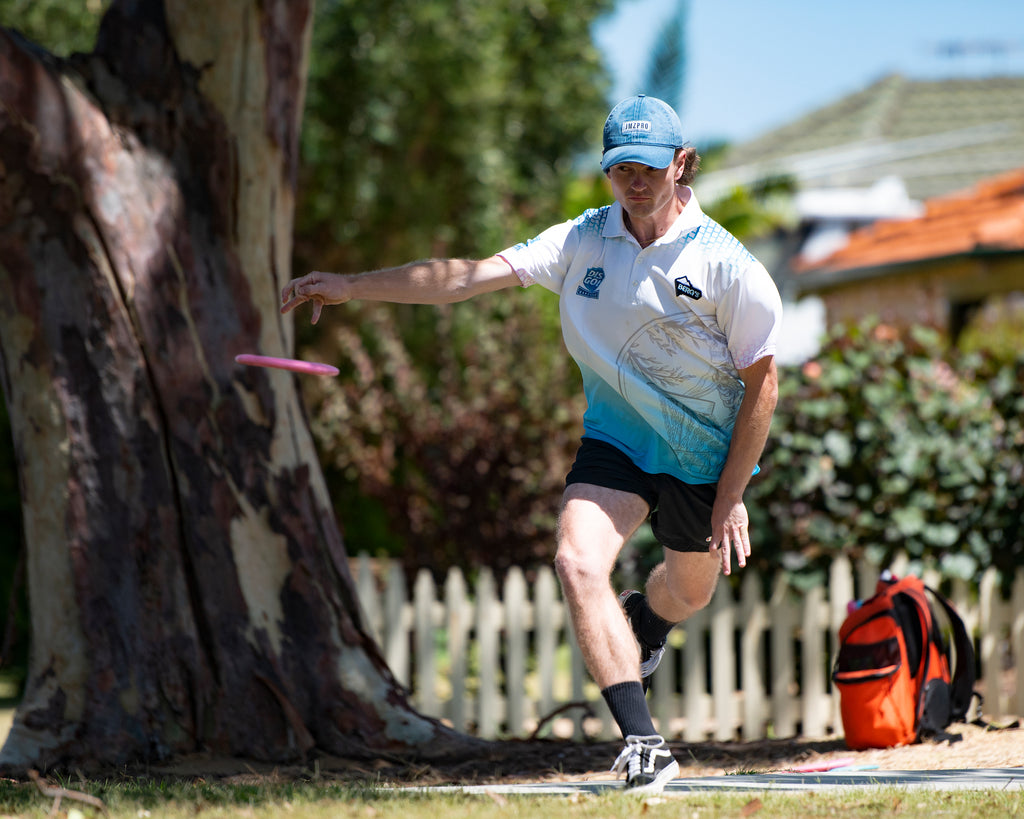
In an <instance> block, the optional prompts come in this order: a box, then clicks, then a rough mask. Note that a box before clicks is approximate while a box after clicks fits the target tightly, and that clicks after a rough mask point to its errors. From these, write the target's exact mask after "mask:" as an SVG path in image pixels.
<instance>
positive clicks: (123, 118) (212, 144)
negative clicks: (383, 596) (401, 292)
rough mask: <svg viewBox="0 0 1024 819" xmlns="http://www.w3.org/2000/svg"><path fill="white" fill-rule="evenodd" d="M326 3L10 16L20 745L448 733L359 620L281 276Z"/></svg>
mask: <svg viewBox="0 0 1024 819" xmlns="http://www.w3.org/2000/svg"><path fill="white" fill-rule="evenodd" d="M311 2H312V0H238V2H233V3H210V2H208V0H167V2H166V3H165V2H161V0H124V2H117V0H115V3H114V4H113V6H112V8H111V10H110V11H109V12H108V14H107V16H106V17H105V19H104V21H103V25H102V28H101V31H100V36H99V39H98V42H97V46H96V50H95V52H94V53H93V54H91V55H87V56H78V57H75V58H73V59H72V60H71V61H68V62H64V61H60V60H57V59H56V58H54V57H52V56H50V55H47V54H45V53H43V52H41V51H40V50H38V49H35V48H34V47H32V46H31V45H30V44H28V43H26V42H25V41H23V40H22V39H21V38H19V37H17V36H16V35H12V34H10V33H8V32H4V31H0V348H2V356H3V387H4V392H5V395H6V398H7V401H8V407H9V412H10V416H11V425H12V433H13V436H14V440H15V449H16V452H17V457H18V467H19V480H20V487H21V496H22V506H23V510H24V517H25V537H26V541H27V550H28V577H29V581H28V582H29V599H30V609H31V614H32V633H31V659H30V668H29V678H28V682H27V687H26V693H25V697H24V701H23V702H22V704H21V706H20V707H19V709H18V711H17V714H16V716H15V723H14V727H13V730H12V731H11V734H10V737H9V739H8V741H7V743H6V745H5V746H4V748H3V751H2V753H0V765H3V766H4V767H6V768H7V769H10V770H19V769H24V768H26V767H28V766H42V767H53V766H60V767H65V766H83V765H90V764H95V763H99V764H101V765H110V764H122V763H126V762H132V761H139V760H153V759H158V758H166V757H168V756H170V755H173V754H177V753H183V752H191V751H196V750H201V749H206V750H211V751H213V752H220V753H227V754H233V755H242V756H252V757H256V758H264V759H271V760H287V759H295V758H300V757H303V756H304V755H307V754H309V753H310V752H311V751H314V749H321V750H323V751H327V752H331V753H335V754H342V755H348V756H362V755H364V754H371V753H375V752H378V751H379V750H381V749H388V750H391V751H406V752H409V751H411V752H414V753H415V752H417V751H420V752H423V753H424V754H425V753H426V749H427V748H429V749H430V750H431V751H432V752H434V753H436V752H444V751H446V750H448V751H450V750H453V749H455V748H457V747H459V745H460V743H461V742H462V738H460V737H458V736H457V735H454V734H451V733H450V732H447V731H445V730H444V729H443V728H442V727H441V726H440V725H439V724H438V723H436V722H435V721H432V720H428V719H426V718H424V717H421V716H420V715H418V714H416V713H415V712H414V711H413V710H412V709H411V708H410V706H409V704H408V702H407V700H406V698H405V696H404V694H403V692H402V691H401V690H400V688H399V686H398V685H397V683H396V682H395V680H394V679H393V677H392V676H391V674H390V673H389V672H388V670H387V668H386V666H385V664H384V662H383V661H382V659H381V657H380V654H379V652H378V650H377V649H376V647H375V646H374V644H373V643H372V641H371V640H370V639H369V638H368V637H367V636H366V634H365V632H364V630H363V628H362V627H361V624H360V618H359V614H358V603H357V601H356V598H355V594H354V591H353V585H352V582H351V578H350V577H349V575H348V571H347V568H346V560H345V553H344V549H343V545H342V542H341V539H340V536H339V534H338V528H337V526H336V523H335V521H334V519H333V517H332V513H331V504H330V503H329V499H328V497H327V493H326V490H325V486H324V481H323V478H322V474H321V471H320V468H319V465H318V463H317V459H316V454H315V451H314V448H313V445H312V441H311V438H310V434H309V431H308V425H307V420H306V417H305V415H304V412H303V409H302V406H301V403H300V399H299V393H298V390H297V381H296V377H295V376H292V375H288V374H285V373H282V372H279V371H268V370H256V369H244V368H241V367H239V366H238V365H236V364H235V363H234V356H235V355H236V354H237V353H241V352H263V353H267V354H279V355H282V354H283V355H287V354H288V352H289V351H290V350H291V349H292V333H291V326H290V324H289V323H288V322H285V321H284V320H282V318H281V317H280V315H279V313H278V310H277V300H276V293H277V291H278V289H279V288H280V286H281V285H282V283H283V281H285V280H286V279H287V278H288V277H289V275H290V265H289V254H290V250H291V226H292V225H291V222H292V213H293V199H294V186H295V179H296V165H297V161H298V160H297V145H298V137H297V132H298V128H299V122H300V116H301V109H302V99H303V90H304V82H305V70H306V64H307V50H308V43H309V32H310V27H311V17H312V9H311Z"/></svg>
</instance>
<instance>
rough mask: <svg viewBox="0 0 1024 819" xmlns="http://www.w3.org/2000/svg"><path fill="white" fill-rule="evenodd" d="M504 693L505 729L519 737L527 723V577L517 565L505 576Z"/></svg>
mask: <svg viewBox="0 0 1024 819" xmlns="http://www.w3.org/2000/svg"><path fill="white" fill-rule="evenodd" d="M503 597H504V600H505V647H506V648H505V651H506V666H505V671H506V675H505V696H506V703H507V707H506V713H507V715H508V717H507V720H506V722H507V731H508V733H509V734H510V735H511V736H520V735H521V734H522V732H523V726H524V724H525V722H526V643H527V638H526V629H527V622H526V620H527V618H526V608H527V599H526V578H525V577H524V576H523V570H522V569H520V568H519V567H518V566H513V567H512V568H511V569H509V572H508V575H507V576H506V577H505V588H504V593H503Z"/></svg>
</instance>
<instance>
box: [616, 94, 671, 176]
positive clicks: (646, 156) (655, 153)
mask: <svg viewBox="0 0 1024 819" xmlns="http://www.w3.org/2000/svg"><path fill="white" fill-rule="evenodd" d="M682 147H683V126H682V125H681V124H680V122H679V117H678V115H677V114H676V112H675V111H673V110H672V106H670V105H669V104H668V103H665V102H662V101H661V100H659V99H657V98H656V97H648V96H647V95H645V94H640V95H639V96H636V97H629V98H628V99H625V100H623V101H622V102H620V103H619V104H618V105H616V106H615V107H614V108H613V109H612V112H611V113H610V114H609V115H608V119H606V120H605V122H604V153H603V154H602V156H601V170H603V171H607V170H608V169H609V168H610V167H611V166H612V165H617V164H619V163H620V162H639V163H640V164H642V165H649V166H650V167H652V168H667V167H668V166H669V165H671V164H672V159H673V158H674V157H675V155H676V149H677V148H682Z"/></svg>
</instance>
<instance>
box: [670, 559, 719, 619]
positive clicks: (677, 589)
mask: <svg viewBox="0 0 1024 819" xmlns="http://www.w3.org/2000/svg"><path fill="white" fill-rule="evenodd" d="M666 568H667V571H666V573H665V586H666V590H667V591H668V593H669V596H670V597H671V598H672V599H673V600H674V601H675V602H676V603H677V604H678V605H681V606H685V607H686V608H688V609H690V610H692V611H700V610H701V609H703V608H705V607H706V606H708V604H710V603H711V599H712V598H713V597H714V596H715V588H716V587H717V585H718V577H719V564H718V560H717V559H716V558H715V557H713V556H705V555H704V554H703V553H692V554H691V553H687V554H686V555H685V559H681V560H670V561H669V564H668V565H667V566H666Z"/></svg>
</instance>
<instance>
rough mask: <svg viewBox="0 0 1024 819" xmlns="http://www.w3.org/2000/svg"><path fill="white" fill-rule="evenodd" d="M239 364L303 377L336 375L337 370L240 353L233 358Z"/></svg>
mask: <svg viewBox="0 0 1024 819" xmlns="http://www.w3.org/2000/svg"><path fill="white" fill-rule="evenodd" d="M235 361H237V362H238V363H239V364H246V365H248V366H250V367H271V368H273V369H276V370H291V371H292V372H296V373H304V374H305V375H337V374H338V368H337V367H333V366H331V365H330V364H320V363H319V362H317V361H303V360H302V359H301V358H276V357H274V356H271V355H251V354H250V353H242V354H241V355H236V356H235Z"/></svg>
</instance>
